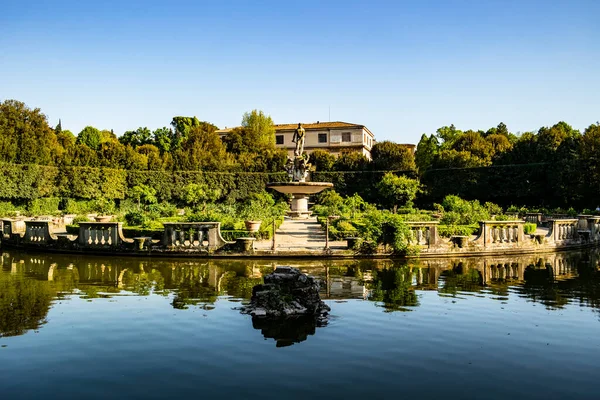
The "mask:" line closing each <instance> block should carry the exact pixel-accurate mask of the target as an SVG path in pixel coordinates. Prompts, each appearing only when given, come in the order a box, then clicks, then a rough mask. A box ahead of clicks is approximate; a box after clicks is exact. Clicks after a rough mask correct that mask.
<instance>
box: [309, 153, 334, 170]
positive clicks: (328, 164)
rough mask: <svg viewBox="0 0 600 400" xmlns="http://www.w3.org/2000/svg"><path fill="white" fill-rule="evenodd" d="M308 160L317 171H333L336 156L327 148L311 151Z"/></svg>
mask: <svg viewBox="0 0 600 400" xmlns="http://www.w3.org/2000/svg"><path fill="white" fill-rule="evenodd" d="M308 161H309V162H310V163H311V164H312V165H313V166H314V167H315V169H316V170H317V171H322V172H327V171H332V170H333V166H334V164H335V156H334V155H333V154H331V153H329V152H328V151H326V150H315V151H313V152H312V153H310V155H309V158H308Z"/></svg>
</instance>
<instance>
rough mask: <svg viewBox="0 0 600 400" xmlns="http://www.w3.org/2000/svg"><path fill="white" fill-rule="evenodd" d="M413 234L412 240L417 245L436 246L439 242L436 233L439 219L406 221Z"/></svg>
mask: <svg viewBox="0 0 600 400" xmlns="http://www.w3.org/2000/svg"><path fill="white" fill-rule="evenodd" d="M406 224H407V225H408V226H409V228H410V230H411V232H412V235H413V242H414V243H415V244H417V245H419V246H427V247H432V246H437V245H439V244H440V237H439V235H438V225H439V221H424V222H420V221H419V222H417V221H415V222H407V223H406Z"/></svg>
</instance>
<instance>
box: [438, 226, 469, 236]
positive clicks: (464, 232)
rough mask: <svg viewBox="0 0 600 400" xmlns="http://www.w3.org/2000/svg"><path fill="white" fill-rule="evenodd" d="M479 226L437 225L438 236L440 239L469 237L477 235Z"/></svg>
mask: <svg viewBox="0 0 600 400" xmlns="http://www.w3.org/2000/svg"><path fill="white" fill-rule="evenodd" d="M478 231H479V225H439V226H438V234H439V235H440V236H441V237H450V236H471V235H475V234H477V233H478Z"/></svg>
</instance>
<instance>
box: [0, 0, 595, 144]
mask: <svg viewBox="0 0 600 400" xmlns="http://www.w3.org/2000/svg"><path fill="white" fill-rule="evenodd" d="M599 17H600V0H590V1H584V0H571V1H560V0H542V1H528V0H514V1H513V0H503V1H495V0H473V1H467V0H462V1H461V0H448V1H441V0H440V1H427V0H415V1H402V0H396V1H377V0H370V1H348V0H346V1H337V0H335V1H334V0H330V1H328V0H320V1H312V0H303V1H293V0H289V1H286V0H277V1H260V0H255V1H250V0H247V1H227V0H222V1H214V0H213V1H201V0H198V1H164V0H163V1H151V0H148V1H81V0H77V1H37V0H30V1H9V0H4V1H3V2H2V5H1V6H0V100H5V99H11V98H12V99H17V100H20V101H24V102H25V103H26V104H27V105H29V106H30V107H40V108H41V109H42V110H43V111H44V112H45V113H46V115H47V116H48V117H49V121H50V124H51V125H55V124H56V123H57V121H58V119H59V118H61V119H62V126H63V129H70V130H71V131H73V132H74V133H78V132H79V131H80V130H81V129H82V128H83V127H84V126H86V125H93V126H96V127H97V128H100V129H114V131H115V133H117V134H119V135H120V134H122V133H123V132H124V131H126V130H130V129H135V128H137V127H138V126H147V127H149V128H151V129H155V128H158V127H161V126H167V125H168V124H169V122H170V121H171V118H172V117H173V116H175V115H184V116H193V115H195V116H197V117H198V118H200V119H201V120H207V121H210V122H212V123H214V124H215V125H217V126H219V127H221V128H223V127H225V126H228V127H231V126H236V125H239V123H240V121H241V117H242V114H243V113H244V112H245V111H250V110H252V109H255V108H257V109H261V110H263V111H265V112H266V113H267V114H270V115H271V116H272V117H273V119H274V121H275V123H294V122H299V121H302V122H313V121H317V120H319V121H327V120H329V109H331V120H332V121H347V122H354V123H359V124H363V125H366V126H367V127H368V128H369V129H370V130H371V131H372V132H373V133H374V134H375V136H376V138H377V139H378V140H384V139H389V140H394V141H397V142H403V143H404V142H408V143H411V142H412V143H416V142H417V141H418V140H419V138H420V136H421V134H422V133H433V132H435V130H436V129H437V128H438V127H440V126H443V125H450V124H455V125H456V126H457V127H458V128H460V129H487V128H489V127H491V126H495V125H497V124H498V123H499V122H500V121H503V122H504V123H506V124H507V125H508V128H509V130H510V131H512V132H518V131H528V130H536V129H538V128H539V127H540V126H544V125H552V124H554V123H556V122H557V121H560V120H565V121H566V122H568V123H570V124H571V125H573V126H574V127H575V128H578V129H584V128H585V127H586V126H588V125H589V124H591V123H594V122H596V121H597V120H600V18H599Z"/></svg>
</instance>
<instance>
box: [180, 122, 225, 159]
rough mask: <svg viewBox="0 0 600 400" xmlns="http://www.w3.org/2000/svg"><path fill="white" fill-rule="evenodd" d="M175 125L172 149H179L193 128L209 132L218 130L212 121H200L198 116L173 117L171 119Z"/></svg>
mask: <svg viewBox="0 0 600 400" xmlns="http://www.w3.org/2000/svg"><path fill="white" fill-rule="evenodd" d="M171 126H172V127H173V130H174V132H173V135H172V137H171V140H170V150H171V151H172V150H176V149H178V148H179V147H180V146H181V144H182V143H183V142H184V141H185V140H186V139H187V137H188V136H189V134H190V132H191V131H192V129H195V128H199V129H200V130H201V131H205V132H209V131H216V130H217V129H219V128H217V127H216V126H215V125H213V124H211V123H210V122H206V121H200V120H199V119H198V118H196V117H173V120H172V121H171Z"/></svg>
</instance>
